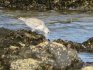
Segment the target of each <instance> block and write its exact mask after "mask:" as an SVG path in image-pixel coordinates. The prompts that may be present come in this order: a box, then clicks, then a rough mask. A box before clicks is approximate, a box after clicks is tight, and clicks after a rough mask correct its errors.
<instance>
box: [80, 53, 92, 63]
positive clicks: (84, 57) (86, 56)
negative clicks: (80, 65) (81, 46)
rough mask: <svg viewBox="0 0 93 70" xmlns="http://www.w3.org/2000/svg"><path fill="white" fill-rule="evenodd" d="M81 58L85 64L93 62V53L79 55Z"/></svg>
mask: <svg viewBox="0 0 93 70" xmlns="http://www.w3.org/2000/svg"><path fill="white" fill-rule="evenodd" d="M79 57H80V58H81V60H82V61H83V62H93V53H84V52H81V53H79Z"/></svg>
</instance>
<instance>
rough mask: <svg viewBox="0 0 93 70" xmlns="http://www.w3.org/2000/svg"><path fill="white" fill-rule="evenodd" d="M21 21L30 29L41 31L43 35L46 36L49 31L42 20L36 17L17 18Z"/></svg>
mask: <svg viewBox="0 0 93 70" xmlns="http://www.w3.org/2000/svg"><path fill="white" fill-rule="evenodd" d="M18 19H20V20H21V21H23V22H24V23H25V24H26V25H27V26H28V27H29V28H30V29H31V30H32V31H38V32H42V33H43V35H44V36H45V37H47V35H48V33H49V32H50V31H49V29H48V28H47V26H46V25H45V24H44V22H43V21H42V20H40V19H37V18H23V17H20V18H18Z"/></svg>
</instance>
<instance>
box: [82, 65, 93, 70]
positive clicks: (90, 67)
mask: <svg viewBox="0 0 93 70" xmlns="http://www.w3.org/2000/svg"><path fill="white" fill-rule="evenodd" d="M81 70H93V66H85V67H83V68H82V69H81Z"/></svg>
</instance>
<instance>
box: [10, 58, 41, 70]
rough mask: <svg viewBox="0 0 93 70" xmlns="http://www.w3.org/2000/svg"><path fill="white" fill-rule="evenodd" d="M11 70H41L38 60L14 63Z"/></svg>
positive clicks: (24, 60) (23, 60)
mask: <svg viewBox="0 0 93 70" xmlns="http://www.w3.org/2000/svg"><path fill="white" fill-rule="evenodd" d="M10 70H41V68H40V62H39V61H38V60H34V59H31V58H28V59H18V60H16V61H13V62H12V63H11V68H10Z"/></svg>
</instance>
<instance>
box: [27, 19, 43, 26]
mask: <svg viewBox="0 0 93 70" xmlns="http://www.w3.org/2000/svg"><path fill="white" fill-rule="evenodd" d="M26 24H27V25H29V26H34V27H38V26H40V25H44V22H43V21H41V20H39V19H33V18H29V19H26Z"/></svg>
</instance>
